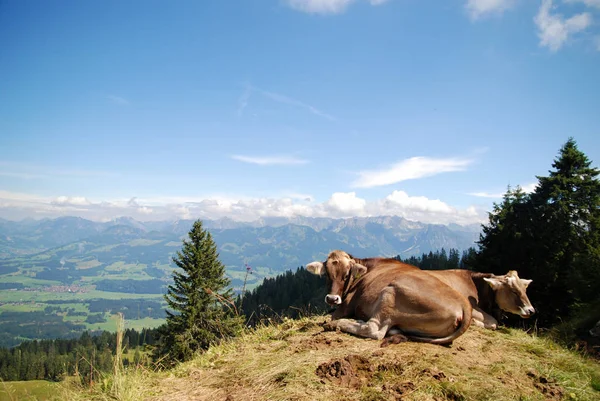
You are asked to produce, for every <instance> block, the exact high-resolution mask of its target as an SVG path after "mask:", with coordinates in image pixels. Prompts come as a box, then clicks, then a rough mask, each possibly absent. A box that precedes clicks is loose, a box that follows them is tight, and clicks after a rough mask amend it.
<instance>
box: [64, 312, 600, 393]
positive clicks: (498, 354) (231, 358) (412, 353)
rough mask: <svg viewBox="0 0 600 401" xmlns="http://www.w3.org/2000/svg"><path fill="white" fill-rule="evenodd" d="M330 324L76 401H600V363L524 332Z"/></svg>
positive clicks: (275, 330) (294, 328)
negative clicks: (416, 339) (400, 334)
mask: <svg viewBox="0 0 600 401" xmlns="http://www.w3.org/2000/svg"><path fill="white" fill-rule="evenodd" d="M325 320H326V318H323V317H322V318H313V319H302V320H298V321H286V322H284V323H283V324H282V325H280V326H277V327H261V328H259V329H257V330H255V331H249V332H248V333H246V334H244V335H243V336H241V337H239V338H237V339H235V340H233V341H230V342H226V343H223V344H221V345H220V346H217V347H212V348H211V349H209V350H208V351H207V352H206V353H204V354H203V355H200V356H198V357H197V358H196V359H194V360H193V361H191V362H188V363H185V364H181V365H179V366H178V367H177V368H175V369H173V370H170V371H167V372H150V371H145V370H140V369H138V370H133V371H129V372H127V373H126V375H125V376H124V378H125V380H123V381H122V382H121V383H120V384H121V386H120V387H119V394H114V393H112V394H111V392H110V391H103V390H102V388H101V387H102V386H97V388H95V389H93V390H91V392H90V391H89V390H79V391H74V390H73V388H72V387H69V386H65V394H64V396H65V397H64V398H65V399H73V400H91V399H94V400H95V399H98V400H106V399H118V400H123V401H126V400H153V401H155V400H156V401H158V400H165V401H169V400H173V401H187V400H228V401H232V400H330V399H332V398H333V399H344V400H365V401H366V400H394V399H402V400H419V401H420V400H423V401H425V400H498V401H502V400H532V401H533V400H559V399H564V400H569V399H571V400H578V401H585V400H590V401H591V400H600V364H598V363H597V362H595V361H593V360H590V359H586V358H583V357H581V356H580V355H578V354H576V353H574V352H571V351H568V350H566V349H564V348H562V347H560V346H558V345H557V344H555V343H553V342H552V341H550V340H548V339H543V338H539V337H537V336H532V335H529V334H527V333H524V332H522V331H520V330H508V329H506V330H498V331H489V330H483V329H479V328H475V327H472V328H471V329H469V331H468V332H467V333H466V334H465V335H463V336H462V337H460V338H459V339H457V340H456V341H455V342H454V344H453V345H452V346H450V347H443V346H439V345H430V344H421V343H411V342H408V343H402V344H397V345H390V346H389V347H386V348H380V347H379V342H378V341H374V340H367V339H361V338H357V337H353V336H350V335H347V334H343V333H335V332H323V330H322V328H321V327H320V323H321V322H323V321H325Z"/></svg>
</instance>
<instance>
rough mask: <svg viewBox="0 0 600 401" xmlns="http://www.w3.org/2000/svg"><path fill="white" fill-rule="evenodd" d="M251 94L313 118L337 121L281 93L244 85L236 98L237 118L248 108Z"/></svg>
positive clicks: (319, 110)
mask: <svg viewBox="0 0 600 401" xmlns="http://www.w3.org/2000/svg"><path fill="white" fill-rule="evenodd" d="M252 92H257V93H259V94H260V95H262V96H264V97H266V98H268V99H270V100H272V101H274V102H277V103H281V104H286V105H289V106H293V107H296V108H299V109H303V110H306V111H308V112H309V113H311V114H314V115H315V116H318V117H322V118H325V119H327V120H330V121H337V119H336V118H335V117H334V116H332V115H331V114H328V113H326V112H324V111H323V110H321V109H319V108H317V107H315V106H313V105H310V104H308V103H305V102H302V101H300V100H298V99H294V98H292V97H290V96H287V95H282V94H281V93H276V92H271V91H268V90H264V89H261V88H258V87H256V86H252V85H246V87H245V88H244V91H243V92H242V94H241V95H240V96H239V98H238V105H237V115H238V116H239V117H241V116H242V115H243V113H244V110H245V109H246V107H248V103H249V100H250V97H251V96H252Z"/></svg>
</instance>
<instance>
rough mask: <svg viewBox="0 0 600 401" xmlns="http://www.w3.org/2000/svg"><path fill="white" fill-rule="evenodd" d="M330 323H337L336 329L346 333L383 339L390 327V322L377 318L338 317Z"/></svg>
mask: <svg viewBox="0 0 600 401" xmlns="http://www.w3.org/2000/svg"><path fill="white" fill-rule="evenodd" d="M329 323H330V324H331V325H335V326H334V327H335V328H336V329H340V330H341V331H343V332H345V333H350V334H354V335H356V336H359V337H367V338H372V339H374V340H381V339H382V338H383V337H385V334H386V333H387V331H388V329H389V327H390V325H389V323H388V322H386V323H381V322H380V321H379V320H378V319H375V318H372V319H369V321H367V322H363V321H361V320H352V319H338V320H334V321H331V322H329Z"/></svg>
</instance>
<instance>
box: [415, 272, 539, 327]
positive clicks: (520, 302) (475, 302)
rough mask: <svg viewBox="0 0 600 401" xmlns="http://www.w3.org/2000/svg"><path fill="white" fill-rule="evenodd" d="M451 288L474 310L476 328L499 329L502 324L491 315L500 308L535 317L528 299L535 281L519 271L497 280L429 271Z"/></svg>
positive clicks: (486, 275)
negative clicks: (521, 276)
mask: <svg viewBox="0 0 600 401" xmlns="http://www.w3.org/2000/svg"><path fill="white" fill-rule="evenodd" d="M427 273H429V274H432V275H434V276H435V277H437V278H438V279H440V280H442V281H443V282H445V283H446V284H448V285H449V286H450V287H452V288H454V289H455V290H457V291H458V292H460V293H461V294H462V295H464V296H465V297H467V298H468V299H469V301H470V302H471V305H472V306H473V322H471V324H473V325H474V326H478V327H485V328H487V329H492V330H494V329H496V327H497V326H498V321H497V320H496V319H495V318H494V317H492V316H491V315H490V314H489V313H488V312H485V311H489V312H491V311H492V309H493V308H494V307H495V306H496V305H497V306H498V307H500V309H502V310H504V311H505V312H509V313H513V314H515V315H519V316H521V317H522V318H525V319H526V318H529V317H531V316H532V315H533V314H534V313H535V309H534V308H533V306H531V302H530V301H529V298H528V297H527V293H526V291H527V286H528V285H529V284H530V283H531V281H532V280H526V279H522V278H520V277H519V275H518V274H517V272H516V271H515V270H510V271H509V272H508V273H507V274H504V275H501V276H496V275H494V274H492V273H477V272H473V271H469V270H463V269H449V270H427Z"/></svg>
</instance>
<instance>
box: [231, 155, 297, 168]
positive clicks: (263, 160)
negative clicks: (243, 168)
mask: <svg viewBox="0 0 600 401" xmlns="http://www.w3.org/2000/svg"><path fill="white" fill-rule="evenodd" d="M231 158H232V159H234V160H238V161H241V162H244V163H251V164H258V165H261V166H271V165H294V164H306V163H308V160H305V159H300V158H297V157H294V156H243V155H233V156H231Z"/></svg>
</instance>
